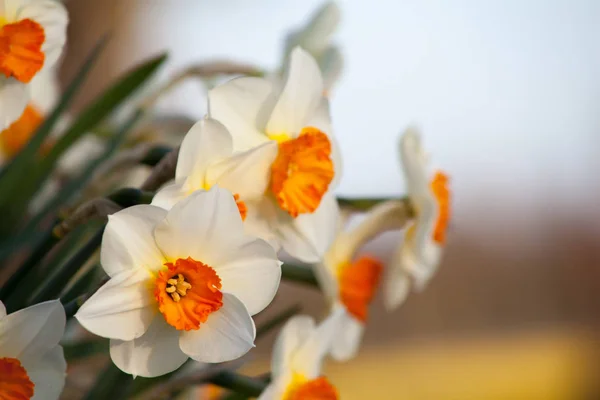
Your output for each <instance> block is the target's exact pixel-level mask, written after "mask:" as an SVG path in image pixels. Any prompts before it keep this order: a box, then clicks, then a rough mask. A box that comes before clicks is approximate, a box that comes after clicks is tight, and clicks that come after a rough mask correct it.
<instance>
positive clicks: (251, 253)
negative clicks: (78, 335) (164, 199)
mask: <svg viewBox="0 0 600 400" xmlns="http://www.w3.org/2000/svg"><path fill="white" fill-rule="evenodd" d="M100 257H101V263H102V267H103V268H104V270H105V271H106V273H107V274H108V275H109V276H110V278H111V279H110V280H109V281H108V282H107V283H106V284H105V285H104V286H103V287H102V288H100V289H99V290H98V291H97V292H96V293H95V294H94V295H93V296H92V297H91V298H90V299H89V300H88V301H87V302H86V303H85V304H84V305H83V306H82V307H81V308H80V309H79V311H78V312H77V314H76V315H75V316H76V318H77V319H78V321H79V322H80V323H81V324H82V325H83V326H84V327H85V328H86V329H87V330H89V331H90V332H93V333H95V334H97V335H99V336H103V337H108V338H111V339H112V340H111V341H110V355H111V358H112V360H113V362H114V363H115V364H116V365H117V366H118V367H119V368H120V369H122V370H123V371H125V372H127V373H130V374H133V375H140V376H146V377H152V376H158V375H163V374H166V373H168V372H170V371H173V370H175V369H177V368H179V366H181V365H182V364H183V363H184V362H185V361H186V360H187V359H188V357H191V358H192V359H194V360H197V361H201V362H222V361H227V360H232V359H235V358H238V357H240V356H242V355H244V354H245V353H246V352H247V351H248V350H250V349H251V348H252V347H253V346H254V338H255V335H256V329H255V326H254V322H253V320H252V318H251V315H254V314H256V313H258V312H260V311H261V310H263V309H264V308H265V307H266V306H267V305H268V304H269V303H270V302H271V300H272V299H273V297H274V296H275V293H276V292H277V288H278V286H279V280H280V277H281V267H280V265H281V264H280V262H279V261H278V260H277V257H276V254H275V252H274V250H273V248H272V247H271V246H270V245H269V244H268V243H266V242H265V241H263V240H261V239H256V238H254V237H251V236H247V235H246V234H244V228H243V225H242V219H241V218H240V213H239V211H238V207H237V205H236V203H235V200H234V198H233V195H232V194H231V193H230V192H229V191H227V190H225V189H221V188H218V187H214V188H212V189H211V190H210V191H207V192H205V191H198V192H195V193H194V194H192V195H190V196H189V197H187V198H186V199H185V200H183V201H181V202H179V203H178V204H177V205H175V206H174V207H173V208H172V209H171V210H169V211H168V212H167V211H165V210H164V209H162V208H160V207H156V206H152V205H138V206H134V207H130V208H126V209H124V210H122V211H120V212H117V213H115V214H113V215H111V216H110V218H109V221H108V224H107V226H106V231H105V232H104V237H103V239H102V248H101V253H100Z"/></svg>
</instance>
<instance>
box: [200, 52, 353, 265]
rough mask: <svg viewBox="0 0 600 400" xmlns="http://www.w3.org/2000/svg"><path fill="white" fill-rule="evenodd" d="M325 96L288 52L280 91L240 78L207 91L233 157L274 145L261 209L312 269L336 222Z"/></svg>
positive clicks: (298, 56)
mask: <svg viewBox="0 0 600 400" xmlns="http://www.w3.org/2000/svg"><path fill="white" fill-rule="evenodd" d="M322 93H323V80H322V77H321V73H320V72H319V67H318V66H317V64H316V62H315V60H314V59H313V58H312V57H311V56H310V55H309V54H308V53H306V52H305V51H304V50H302V49H300V48H296V49H295V50H294V51H293V52H292V56H291V61H290V68H289V71H288V76H287V79H286V81H285V82H284V83H283V84H282V85H281V87H280V85H279V83H276V82H272V81H270V80H267V79H262V78H253V77H243V78H238V79H233V80H231V81H229V82H227V83H225V84H223V85H221V86H218V87H216V88H214V89H213V90H211V91H210V92H209V111H210V115H211V117H213V118H215V119H217V120H218V121H219V122H221V123H222V124H223V125H225V127H227V129H228V130H229V132H230V133H231V136H232V137H233V149H234V151H245V150H248V149H251V148H254V147H257V146H260V145H262V144H264V143H268V142H273V143H277V144H278V152H277V155H276V157H275V159H274V160H273V161H272V163H271V167H270V177H269V186H268V190H267V193H266V194H265V196H264V201H263V202H262V203H261V204H260V206H259V207H258V208H259V209H260V210H261V213H260V215H261V218H262V219H263V220H264V221H267V224H268V225H269V226H271V227H272V229H273V230H274V231H275V232H276V234H277V236H278V239H279V241H280V243H281V245H282V247H283V248H284V249H285V250H286V251H287V252H288V253H289V254H290V255H292V256H293V257H295V258H298V259H300V260H302V261H306V262H316V261H317V260H319V259H320V258H321V257H322V255H323V254H324V252H325V250H326V249H327V247H329V244H330V240H331V238H329V237H327V236H324V235H323V232H326V231H329V229H328V228H327V226H329V225H331V224H332V223H335V219H334V217H335V211H334V210H335V207H336V200H335V197H334V195H333V192H332V191H333V189H334V188H335V186H336V184H337V181H338V180H339V177H340V175H341V160H340V157H339V149H338V148H337V145H336V143H335V140H334V139H333V136H332V132H331V123H330V118H329V107H328V102H327V100H326V99H325V98H324V97H323V95H322ZM269 157H272V156H271V155H270V154H269Z"/></svg>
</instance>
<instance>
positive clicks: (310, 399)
mask: <svg viewBox="0 0 600 400" xmlns="http://www.w3.org/2000/svg"><path fill="white" fill-rule="evenodd" d="M283 398H284V400H337V399H338V392H337V390H336V388H335V386H333V385H332V384H331V382H329V381H328V380H327V378H325V377H324V376H320V377H318V378H316V379H312V380H307V379H306V378H304V377H303V376H300V375H297V374H295V375H294V378H293V380H292V383H291V384H290V386H289V387H288V389H287V391H286V393H285V395H284V396H283Z"/></svg>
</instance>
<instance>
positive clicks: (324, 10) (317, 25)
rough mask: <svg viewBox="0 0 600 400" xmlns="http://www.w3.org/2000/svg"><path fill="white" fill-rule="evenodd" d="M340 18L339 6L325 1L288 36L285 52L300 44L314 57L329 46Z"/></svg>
mask: <svg viewBox="0 0 600 400" xmlns="http://www.w3.org/2000/svg"><path fill="white" fill-rule="evenodd" d="M340 19H341V11H340V7H339V6H338V5H337V4H336V3H334V2H327V3H325V4H324V5H323V6H322V7H320V8H319V9H318V10H317V11H315V12H314V14H313V15H312V16H311V18H310V20H309V21H308V23H307V24H306V25H305V26H304V27H303V28H302V29H300V30H298V31H296V32H293V33H292V34H291V35H289V36H288V38H287V39H286V52H289V51H291V50H292V48H293V47H296V46H301V47H302V48H304V49H305V50H306V51H308V52H309V53H311V54H313V55H315V57H316V56H318V55H320V54H321V53H322V52H323V51H325V49H327V48H328V47H329V45H330V42H331V36H332V35H333V33H334V32H335V31H336V29H337V28H338V25H339V22H340Z"/></svg>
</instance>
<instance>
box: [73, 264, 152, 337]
mask: <svg viewBox="0 0 600 400" xmlns="http://www.w3.org/2000/svg"><path fill="white" fill-rule="evenodd" d="M151 279H152V275H151V274H150V272H148V271H147V270H145V269H133V270H128V271H123V272H121V273H119V274H117V275H115V276H114V277H112V278H111V279H110V280H109V281H108V282H107V283H105V284H104V286H102V287H101V288H100V289H98V291H97V292H96V293H94V295H93V296H92V297H90V298H89V299H88V300H87V301H86V302H85V303H84V304H83V306H81V308H80V309H79V311H77V314H75V318H77V320H78V321H79V323H80V324H81V325H83V327H84V328H85V329H87V330H88V331H90V332H92V333H94V334H95V335H98V336H102V337H107V338H111V339H119V340H133V339H136V338H139V337H140V336H142V335H143V334H144V333H145V332H146V331H147V330H148V327H149V326H150V323H151V322H152V320H153V318H154V316H155V315H156V313H157V311H158V306H157V305H156V300H155V299H154V297H153V295H152V291H151V290H152V285H151Z"/></svg>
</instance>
